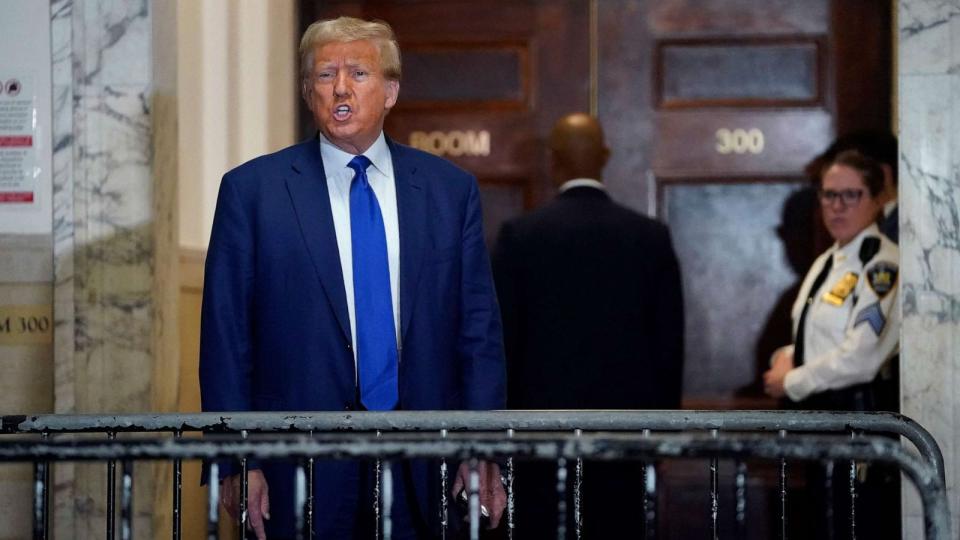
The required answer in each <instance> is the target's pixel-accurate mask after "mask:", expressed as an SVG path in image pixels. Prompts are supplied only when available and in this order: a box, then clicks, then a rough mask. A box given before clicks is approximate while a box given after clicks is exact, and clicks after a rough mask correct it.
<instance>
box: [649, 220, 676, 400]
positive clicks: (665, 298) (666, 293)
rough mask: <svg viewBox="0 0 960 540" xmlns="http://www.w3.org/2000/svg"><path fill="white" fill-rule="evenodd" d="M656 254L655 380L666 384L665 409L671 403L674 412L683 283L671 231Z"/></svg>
mask: <svg viewBox="0 0 960 540" xmlns="http://www.w3.org/2000/svg"><path fill="white" fill-rule="evenodd" d="M656 253H657V254H658V255H657V258H658V261H659V264H658V267H657V268H658V273H657V279H656V281H655V283H653V284H651V286H652V287H656V288H657V291H656V296H655V298H656V314H657V316H656V318H655V321H656V322H655V324H656V325H657V329H656V332H654V336H656V340H657V343H656V345H657V349H656V350H657V356H658V358H657V361H656V363H655V364H654V365H655V366H656V367H655V369H657V371H658V372H659V373H658V377H657V378H656V379H655V380H658V381H663V386H662V387H663V394H662V396H663V397H664V404H665V406H666V404H668V403H669V404H670V405H671V408H680V403H681V394H682V387H683V355H684V343H683V335H684V317H683V283H682V280H681V277H680V263H679V261H678V260H677V254H676V252H675V251H674V249H673V242H672V240H671V238H670V232H669V230H666V229H664V231H663V234H662V235H661V237H660V249H658V250H657V251H656Z"/></svg>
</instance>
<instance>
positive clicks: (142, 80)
mask: <svg viewBox="0 0 960 540" xmlns="http://www.w3.org/2000/svg"><path fill="white" fill-rule="evenodd" d="M75 5H76V6H77V9H80V10H81V13H79V16H80V17H81V19H82V34H83V35H82V37H81V41H77V40H76V39H74V51H73V52H74V57H75V59H76V61H77V64H78V69H79V73H78V74H77V75H78V77H79V80H81V81H82V82H83V84H85V85H89V86H107V85H143V84H149V83H150V78H151V77H150V74H151V67H152V63H151V45H150V12H149V2H147V0H106V1H104V0H99V1H98V0H86V1H79V0H78V1H76V2H75Z"/></svg>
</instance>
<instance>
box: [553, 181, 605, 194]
mask: <svg viewBox="0 0 960 540" xmlns="http://www.w3.org/2000/svg"><path fill="white" fill-rule="evenodd" d="M578 187H592V188H596V189H599V190H601V191H606V190H607V186H605V185H603V182H600V181H598V180H594V179H593V178H573V179H571V180H567V181H566V182H564V183H563V184H561V185H560V193H563V192H564V191H566V190H568V189H573V188H578Z"/></svg>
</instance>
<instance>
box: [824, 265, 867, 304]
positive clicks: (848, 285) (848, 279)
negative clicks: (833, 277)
mask: <svg viewBox="0 0 960 540" xmlns="http://www.w3.org/2000/svg"><path fill="white" fill-rule="evenodd" d="M858 278H859V276H857V274H854V273H853V272H847V273H846V275H844V276H843V277H842V278H840V281H838V282H837V284H836V285H834V286H833V288H831V289H830V291H829V292H826V293H824V294H823V301H824V302H826V303H828V304H830V305H833V306H841V305H843V301H844V300H846V298H847V297H848V296H850V293H852V292H853V289H854V287H856V286H857V279H858Z"/></svg>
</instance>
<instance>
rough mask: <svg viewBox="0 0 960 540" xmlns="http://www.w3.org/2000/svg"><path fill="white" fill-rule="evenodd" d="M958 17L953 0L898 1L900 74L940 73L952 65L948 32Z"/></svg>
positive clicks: (953, 61) (957, 4) (958, 4)
mask: <svg viewBox="0 0 960 540" xmlns="http://www.w3.org/2000/svg"><path fill="white" fill-rule="evenodd" d="M958 17H960V3H958V2H956V1H955V0H946V1H945V0H901V2H900V3H899V11H898V19H899V37H900V50H899V64H900V74H901V75H915V74H942V73H947V72H948V71H949V70H950V68H951V66H954V65H956V62H955V60H956V57H955V56H954V55H953V51H954V46H953V44H952V42H951V31H952V29H953V28H954V24H955V22H956V20H957V18H958ZM953 35H956V34H953Z"/></svg>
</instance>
